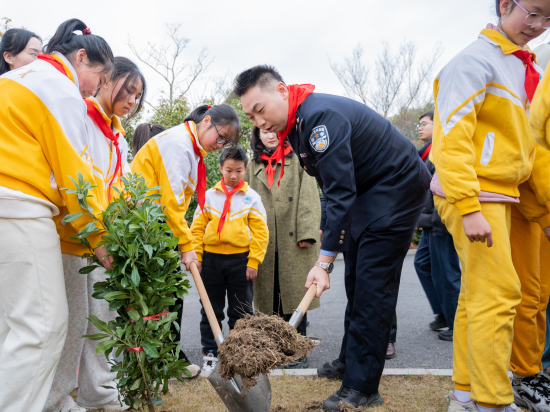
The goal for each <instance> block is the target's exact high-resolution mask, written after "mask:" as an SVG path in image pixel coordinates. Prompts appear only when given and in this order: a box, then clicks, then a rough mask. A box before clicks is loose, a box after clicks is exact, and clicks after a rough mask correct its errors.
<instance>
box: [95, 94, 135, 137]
mask: <svg viewBox="0 0 550 412" xmlns="http://www.w3.org/2000/svg"><path fill="white" fill-rule="evenodd" d="M86 100H88V101H90V102H91V103H92V104H93V105H94V107H95V108H96V109H97V110H99V113H101V117H103V120H105V122H107V125H109V127H111V123H112V126H113V128H114V129H115V130H116V131H117V132H119V133H121V134H122V135H125V134H126V131H125V130H124V128H123V127H122V124H121V123H120V119H119V117H118V116H117V115H113V118H112V119H109V116H107V115H106V114H105V112H104V111H103V107H101V105H100V104H99V102H98V101H97V99H96V98H95V97H88V98H87V99H86Z"/></svg>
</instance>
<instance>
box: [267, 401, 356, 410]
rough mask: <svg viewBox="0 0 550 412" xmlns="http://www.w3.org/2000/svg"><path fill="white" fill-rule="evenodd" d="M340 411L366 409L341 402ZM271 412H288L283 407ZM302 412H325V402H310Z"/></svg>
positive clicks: (277, 407)
mask: <svg viewBox="0 0 550 412" xmlns="http://www.w3.org/2000/svg"><path fill="white" fill-rule="evenodd" d="M338 410H339V411H340V412H364V411H365V410H366V409H365V408H354V407H353V405H351V404H349V403H344V402H340V403H339V404H338ZM269 412H288V410H287V409H285V408H283V407H282V406H275V407H272V408H271V409H270V411H269ZM302 412H324V409H323V402H308V403H306V405H305V406H304V409H302Z"/></svg>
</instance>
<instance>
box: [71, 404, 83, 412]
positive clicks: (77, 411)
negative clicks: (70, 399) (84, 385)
mask: <svg viewBox="0 0 550 412" xmlns="http://www.w3.org/2000/svg"><path fill="white" fill-rule="evenodd" d="M86 411H87V409H86V408H83V407H82V406H78V405H74V406H72V407H71V409H69V410H68V411H67V412H86Z"/></svg>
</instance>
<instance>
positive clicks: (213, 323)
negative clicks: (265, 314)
mask: <svg viewBox="0 0 550 412" xmlns="http://www.w3.org/2000/svg"><path fill="white" fill-rule="evenodd" d="M190 268H191V274H192V275H193V280H194V281H195V286H196V287H197V290H198V291H199V296H200V298H201V302H202V307H203V308H204V311H205V312H206V317H207V318H208V323H210V329H212V333H213V334H214V338H216V337H217V336H218V335H219V334H221V333H222V330H221V329H220V325H219V324H218V319H216V315H215V314H214V309H212V304H211V303H210V299H209V298H208V294H207V293H206V289H205V288H204V283H202V278H201V275H200V273H199V270H198V269H197V264H196V263H195V262H191V265H190ZM304 300H305V298H304ZM310 303H311V301H310ZM308 306H309V304H308Z"/></svg>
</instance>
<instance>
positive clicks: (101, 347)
mask: <svg viewBox="0 0 550 412" xmlns="http://www.w3.org/2000/svg"><path fill="white" fill-rule="evenodd" d="M115 343H116V340H104V341H103V342H99V343H98V344H97V346H96V347H95V351H96V353H105V352H106V351H107V350H108V349H111V348H112V347H113V346H115Z"/></svg>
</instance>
